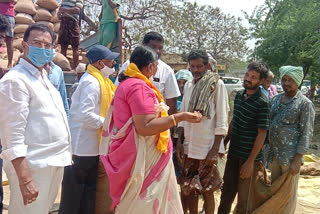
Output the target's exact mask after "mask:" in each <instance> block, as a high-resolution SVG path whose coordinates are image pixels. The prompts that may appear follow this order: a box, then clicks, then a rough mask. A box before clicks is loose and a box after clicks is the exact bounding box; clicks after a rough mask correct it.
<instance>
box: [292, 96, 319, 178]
mask: <svg viewBox="0 0 320 214" xmlns="http://www.w3.org/2000/svg"><path fill="white" fill-rule="evenodd" d="M314 119H315V110H314V105H313V104H312V103H311V102H307V103H304V105H303V106H302V108H301V116H300V121H299V131H300V137H299V140H298V144H297V152H296V155H295V157H294V159H293V160H292V162H291V164H290V169H289V172H290V173H291V174H293V175H296V174H297V173H299V171H300V167H301V159H302V157H303V155H304V154H305V153H306V152H307V150H308V148H309V143H310V140H311V137H312V133H313V125H314Z"/></svg>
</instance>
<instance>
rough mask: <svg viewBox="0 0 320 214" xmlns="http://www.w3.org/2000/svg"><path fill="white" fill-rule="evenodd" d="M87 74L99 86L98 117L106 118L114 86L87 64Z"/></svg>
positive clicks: (100, 131)
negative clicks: (96, 81) (92, 77)
mask: <svg viewBox="0 0 320 214" xmlns="http://www.w3.org/2000/svg"><path fill="white" fill-rule="evenodd" d="M87 72H88V73H89V74H91V75H92V76H94V77H95V78H96V79H97V80H98V82H99V85H100V116H101V117H104V118H105V117H106V113H107V110H108V108H109V106H110V103H111V101H112V98H113V95H114V92H115V91H116V86H115V85H114V84H113V83H112V81H111V80H110V79H109V78H105V77H104V76H103V74H102V73H101V72H100V71H99V70H98V69H97V68H96V67H94V66H93V65H91V64H89V65H88V68H87ZM101 133H102V127H101V128H100V129H99V142H100V139H101Z"/></svg>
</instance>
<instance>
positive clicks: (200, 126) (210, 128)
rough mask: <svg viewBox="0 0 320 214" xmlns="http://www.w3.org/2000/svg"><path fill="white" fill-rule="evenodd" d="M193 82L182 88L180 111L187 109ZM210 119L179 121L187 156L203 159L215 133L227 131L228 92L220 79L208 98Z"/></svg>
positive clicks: (222, 133)
mask: <svg viewBox="0 0 320 214" xmlns="http://www.w3.org/2000/svg"><path fill="white" fill-rule="evenodd" d="M194 86H195V84H194V82H193V80H190V81H188V82H186V84H185V86H184V89H183V99H182V103H181V112H184V111H188V105H189V101H190V99H191V94H192V91H193V89H194ZM210 99H211V101H210V116H211V119H208V118H203V119H202V120H201V122H200V123H189V122H180V123H179V125H178V126H179V127H183V128H184V137H185V140H184V143H183V146H184V153H185V154H186V155H187V156H188V157H189V158H194V159H199V160H203V159H205V158H206V156H207V154H208V152H209V150H210V149H211V148H212V145H213V143H214V137H215V135H224V136H225V135H226V134H227V132H228V111H229V104H228V92H227V89H226V87H225V85H224V83H223V81H222V80H219V81H218V82H217V84H216V89H215V91H214V93H213V95H212V97H211V98H210ZM219 152H220V153H224V152H225V150H224V146H223V144H222V145H221V144H220V151H219Z"/></svg>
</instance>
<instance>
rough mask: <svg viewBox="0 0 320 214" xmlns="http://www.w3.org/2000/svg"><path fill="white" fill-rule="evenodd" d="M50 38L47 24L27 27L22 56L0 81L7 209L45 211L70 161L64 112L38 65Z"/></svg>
mask: <svg viewBox="0 0 320 214" xmlns="http://www.w3.org/2000/svg"><path fill="white" fill-rule="evenodd" d="M53 38H54V32H53V31H52V30H51V29H50V28H48V27H47V26H45V25H41V24H34V25H31V26H29V27H28V29H27V30H26V32H25V34H24V38H23V41H22V47H23V52H24V53H23V56H22V58H21V59H20V61H19V63H18V65H16V66H15V67H13V68H12V69H11V70H10V72H8V73H7V74H6V75H5V76H4V77H3V78H2V79H1V81H0V130H1V132H0V139H1V143H2V146H3V151H2V153H1V155H0V157H1V158H2V159H3V161H4V170H5V171H6V174H7V176H8V178H9V180H10V203H9V213H12V214H14V213H24V214H41V213H48V212H49V209H50V208H51V207H52V205H53V203H54V201H55V198H56V196H57V193H58V191H59V187H60V184H61V181H62V178H63V169H64V166H67V165H70V164H71V153H70V147H71V146H70V143H71V142H70V141H71V140H70V131H69V126H68V121H67V115H66V113H65V110H64V107H63V102H62V99H61V96H60V94H59V92H58V91H57V90H56V89H55V88H54V86H53V85H52V84H51V83H50V81H49V80H48V78H47V75H46V71H45V70H44V69H43V68H44V65H45V64H47V63H48V62H49V59H50V57H51V55H52V47H53Z"/></svg>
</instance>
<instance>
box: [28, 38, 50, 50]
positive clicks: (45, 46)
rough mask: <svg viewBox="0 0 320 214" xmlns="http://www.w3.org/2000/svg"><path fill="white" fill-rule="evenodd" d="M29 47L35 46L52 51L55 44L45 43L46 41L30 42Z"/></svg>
mask: <svg viewBox="0 0 320 214" xmlns="http://www.w3.org/2000/svg"><path fill="white" fill-rule="evenodd" d="M28 44H29V45H31V46H35V47H38V48H42V47H44V48H46V49H51V48H52V47H53V44H52V43H50V42H45V41H40V40H32V41H30V42H28Z"/></svg>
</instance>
